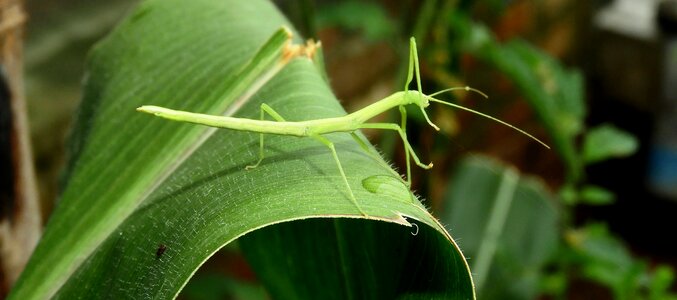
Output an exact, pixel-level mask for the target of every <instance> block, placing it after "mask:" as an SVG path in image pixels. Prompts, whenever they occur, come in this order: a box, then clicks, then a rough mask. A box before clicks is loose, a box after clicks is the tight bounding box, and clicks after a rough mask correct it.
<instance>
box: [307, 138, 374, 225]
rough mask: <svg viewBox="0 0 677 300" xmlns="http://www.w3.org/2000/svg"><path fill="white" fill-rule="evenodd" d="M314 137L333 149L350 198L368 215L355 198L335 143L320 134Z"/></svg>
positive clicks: (332, 151)
mask: <svg viewBox="0 0 677 300" xmlns="http://www.w3.org/2000/svg"><path fill="white" fill-rule="evenodd" d="M311 137H312V138H314V139H316V140H318V141H320V143H322V144H324V145H325V146H327V147H328V148H329V150H331V154H332V156H333V157H334V161H335V162H336V166H337V167H338V169H339V172H340V173H341V178H343V183H345V185H346V187H347V188H348V195H349V197H350V200H351V201H352V202H353V204H355V207H357V209H358V210H359V211H360V213H361V214H362V215H363V216H367V213H366V212H364V210H362V207H360V205H359V204H358V203H357V198H355V194H353V189H352V188H351V187H350V184H349V183H348V178H347V177H346V173H345V172H344V171H343V166H342V165H341V161H340V160H339V158H338V154H337V153H336V147H335V146H334V143H332V141H330V140H329V139H327V138H326V137H323V136H320V135H312V136H311Z"/></svg>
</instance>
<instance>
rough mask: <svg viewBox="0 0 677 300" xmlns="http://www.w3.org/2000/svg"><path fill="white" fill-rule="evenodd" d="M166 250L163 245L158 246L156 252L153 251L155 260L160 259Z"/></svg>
mask: <svg viewBox="0 0 677 300" xmlns="http://www.w3.org/2000/svg"><path fill="white" fill-rule="evenodd" d="M166 250H167V246H165V245H164V244H160V246H159V247H158V248H157V251H155V258H156V259H159V258H160V257H162V254H165V251H166Z"/></svg>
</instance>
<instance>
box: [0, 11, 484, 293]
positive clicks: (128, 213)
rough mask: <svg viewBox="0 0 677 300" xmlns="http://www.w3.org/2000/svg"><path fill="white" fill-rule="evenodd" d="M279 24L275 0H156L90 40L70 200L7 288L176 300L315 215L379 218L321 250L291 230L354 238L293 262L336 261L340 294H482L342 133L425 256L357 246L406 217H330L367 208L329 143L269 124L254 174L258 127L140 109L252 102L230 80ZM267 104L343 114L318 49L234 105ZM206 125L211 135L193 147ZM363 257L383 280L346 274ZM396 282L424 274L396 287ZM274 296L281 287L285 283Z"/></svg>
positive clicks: (315, 270)
mask: <svg viewBox="0 0 677 300" xmlns="http://www.w3.org/2000/svg"><path fill="white" fill-rule="evenodd" d="M282 25H288V24H287V22H286V21H285V20H284V18H283V17H282V16H281V15H280V14H279V12H278V11H277V10H276V9H275V7H274V6H272V5H271V4H270V3H269V2H267V1H235V0H233V1H209V0H199V1H190V2H188V1H180V0H163V1H154V0H150V1H145V2H142V3H141V4H140V5H139V6H138V7H137V8H136V10H135V11H134V12H133V13H132V14H131V15H130V16H129V17H128V18H127V19H126V20H125V21H124V22H122V24H121V25H120V26H118V28H117V29H116V30H115V31H114V32H113V33H112V34H110V35H109V36H108V37H107V38H106V39H105V40H104V41H102V42H101V43H99V44H98V45H97V46H96V47H95V48H94V49H93V50H92V52H91V55H90V60H89V64H88V76H87V81H86V86H85V93H84V99H83V102H82V104H81V107H80V112H79V116H78V119H77V121H76V125H75V129H74V132H73V137H72V139H71V155H70V157H71V160H70V163H69V167H68V170H67V172H66V180H65V181H64V182H65V183H64V184H65V186H64V191H63V193H62V195H61V201H60V203H59V206H58V207H57V209H56V210H55V212H54V213H53V215H52V216H51V218H50V221H49V224H48V226H47V228H46V231H45V234H44V236H43V239H42V240H41V242H40V244H39V245H38V248H37V249H36V251H35V252H34V255H33V257H32V258H31V261H30V262H29V265H28V266H27V268H26V270H25V272H24V273H23V274H22V276H21V278H20V280H19V282H18V283H17V284H16V285H15V287H14V290H13V291H12V294H11V295H10V298H14V299H30V298H34V299H35V298H46V297H49V296H50V295H54V294H55V295H56V297H57V298H65V299H73V298H101V297H109V298H171V297H174V296H176V294H177V293H178V291H179V290H181V288H182V287H183V286H184V285H185V284H186V281H187V280H188V279H189V278H190V277H191V275H192V274H193V273H194V272H195V270H196V269H197V268H198V267H199V266H200V265H201V264H202V263H203V262H204V261H205V260H207V258H209V257H210V256H211V255H212V254H213V253H214V252H215V251H217V250H218V249H220V248H221V247H223V245H225V244H227V243H229V242H231V241H233V240H234V239H236V238H238V237H240V236H242V235H244V234H247V233H250V234H251V233H252V231H254V230H257V229H260V228H263V227H266V226H269V225H272V224H279V223H283V222H287V221H293V220H300V219H307V218H324V219H322V220H315V221H314V222H318V223H319V224H324V223H327V222H328V223H329V224H331V225H332V226H333V228H339V227H343V226H347V227H348V228H360V227H361V226H362V225H364V226H374V227H373V228H374V229H373V230H372V231H364V230H354V229H353V230H349V232H350V234H349V235H348V236H342V235H337V236H336V237H334V238H331V236H329V239H328V243H318V244H315V243H313V245H315V248H312V249H307V248H306V249H303V248H298V247H295V243H294V242H289V243H284V244H283V245H287V247H289V248H285V249H278V250H283V252H284V253H286V255H291V256H292V257H295V258H296V259H297V261H300V260H301V259H303V258H307V257H309V253H323V252H324V253H328V254H331V253H333V252H332V251H333V250H334V246H335V243H336V242H340V243H342V244H343V245H345V246H346V247H347V248H345V249H347V251H346V252H341V253H340V255H338V256H331V258H332V259H336V258H340V259H341V263H336V262H335V261H333V260H327V261H323V260H319V259H318V260H313V261H312V263H308V264H306V265H303V266H301V265H300V264H298V265H294V266H295V267H297V266H298V267H299V270H300V271H298V272H300V273H302V274H313V275H307V276H314V274H324V275H330V274H340V276H338V275H337V276H336V277H335V278H336V280H339V281H341V282H342V283H343V284H342V285H339V284H336V285H330V286H333V287H334V288H336V289H339V290H327V291H326V292H327V293H329V294H333V295H360V294H367V295H368V294H374V293H378V292H380V290H378V289H377V287H378V286H397V287H398V290H396V291H394V292H391V295H395V296H403V297H407V295H429V296H430V295H438V296H440V297H458V298H472V297H473V296H474V291H473V289H472V283H471V278H470V275H469V270H468V268H467V265H466V263H465V261H464V259H463V256H462V255H461V253H460V250H459V249H458V247H457V246H456V245H455V244H454V242H453V240H452V239H451V237H450V236H449V235H448V233H446V231H445V230H444V229H443V228H442V226H440V225H439V223H437V221H436V220H435V218H433V217H432V216H430V215H429V214H428V213H427V211H426V210H425V208H424V207H423V206H422V205H421V204H420V203H418V202H417V201H412V198H411V197H410V195H409V192H408V190H406V189H401V190H400V192H399V193H397V192H393V190H392V189H389V190H388V192H387V193H379V192H378V190H377V192H376V193H374V192H373V191H368V190H365V189H363V188H362V181H363V180H364V179H365V178H370V177H373V176H386V177H388V176H390V177H393V180H394V181H399V180H398V179H395V178H394V177H395V176H397V175H395V174H394V173H393V172H392V170H388V169H386V168H384V164H383V163H382V162H378V161H375V160H374V159H373V158H372V157H371V156H369V155H368V154H366V153H365V152H364V151H363V150H361V148H360V147H359V146H358V145H357V144H356V143H355V142H354V141H352V140H351V139H350V138H349V137H348V136H347V135H346V134H330V135H328V137H329V138H330V139H331V140H332V141H334V142H335V143H336V145H337V149H338V152H339V157H340V158H341V162H342V164H343V166H344V168H345V169H346V173H347V176H348V179H349V182H350V185H351V186H352V188H353V191H354V192H355V195H356V196H357V199H358V200H359V202H360V205H361V206H362V208H363V209H364V210H366V211H367V212H368V214H369V215H370V218H371V219H375V220H381V221H387V222H391V223H399V224H403V225H409V223H408V222H407V221H406V220H405V219H404V218H403V217H405V216H406V217H409V218H411V219H416V220H419V221H420V224H421V225H420V227H422V228H421V235H420V236H419V237H418V239H411V240H412V242H411V243H403V244H402V245H401V247H407V248H405V249H414V250H407V251H411V253H422V254H425V255H421V256H420V257H415V258H416V259H417V260H414V261H415V262H416V264H410V263H408V262H409V261H411V259H410V258H407V261H405V263H404V264H403V265H402V266H403V267H400V268H393V267H392V266H390V264H391V263H395V262H396V263H398V264H399V263H401V262H398V261H395V260H394V259H397V258H401V256H397V253H396V254H388V255H385V254H384V255H376V256H374V255H372V256H368V257H370V258H373V259H374V260H373V261H365V260H364V259H363V258H364V257H362V256H361V255H362V253H361V252H360V249H363V248H362V247H363V245H364V244H366V243H367V242H368V243H371V245H372V247H371V248H370V251H372V252H371V253H387V250H392V249H393V248H394V247H395V246H393V245H388V244H387V243H382V239H385V238H387V237H388V236H391V235H395V236H398V235H401V234H404V235H408V234H409V233H410V231H411V229H410V228H407V227H403V226H380V225H367V224H371V221H366V220H359V221H358V220H352V221H346V220H342V221H339V220H332V219H329V218H335V217H352V218H362V216H361V215H360V214H359V212H358V211H357V209H356V208H355V206H354V205H353V204H352V203H351V201H350V200H349V198H348V197H347V191H346V188H345V186H344V185H343V183H342V182H341V179H340V177H339V175H338V171H337V169H336V165H335V162H334V161H333V159H332V157H331V155H330V152H329V151H328V149H326V147H324V146H323V145H321V144H319V143H317V142H316V141H314V140H312V139H307V138H294V137H276V136H268V137H267V139H266V153H267V158H266V159H265V160H264V161H263V163H262V164H261V166H259V167H258V168H257V169H254V170H251V171H245V170H244V166H245V165H248V164H251V163H253V162H255V160H256V159H257V156H256V155H257V151H258V135H257V134H252V133H247V132H236V131H228V130H218V131H213V134H212V133H211V132H210V129H208V128H206V127H203V126H196V125H190V124H180V123H174V122H169V121H165V120H160V119H157V118H152V117H150V116H148V115H143V114H140V113H137V112H135V111H134V109H135V108H136V107H138V106H140V105H143V104H155V105H163V106H168V107H171V108H177V109H184V110H189V111H196V112H207V113H223V112H224V111H227V110H228V109H229V107H232V105H233V103H234V101H238V99H243V98H240V96H241V93H242V92H243V91H242V90H241V89H240V90H238V89H237V88H234V87H233V85H237V84H238V83H239V82H241V81H242V79H243V78H240V77H238V75H239V74H241V73H239V72H240V70H242V67H243V66H244V65H246V64H247V62H248V61H249V60H251V59H252V56H253V55H254V53H256V50H257V49H258V48H259V47H261V45H263V43H264V42H265V41H266V40H267V39H268V38H269V37H270V36H271V35H272V34H273V33H274V32H275V31H276V30H278V29H279V28H280V27H281V26H282ZM263 102H265V103H267V104H269V105H271V106H272V107H274V108H275V109H276V110H277V111H278V112H279V113H280V114H281V115H282V116H284V117H285V118H287V119H288V120H305V119H308V118H325V117H333V116H339V115H342V114H344V113H345V112H344V111H343V109H342V108H341V106H340V105H339V104H338V102H337V101H336V99H335V98H334V96H333V95H332V94H331V91H330V90H329V88H328V87H327V84H326V82H325V81H324V79H323V77H322V76H321V75H320V73H319V72H318V70H317V69H316V66H315V64H314V63H313V62H312V61H310V60H308V59H295V60H293V61H292V62H291V63H290V64H289V65H288V66H287V67H285V68H284V69H283V70H282V71H281V72H280V73H279V74H278V75H277V76H275V77H274V78H273V79H272V80H271V81H270V82H268V83H267V84H266V85H265V86H264V87H263V88H262V89H261V90H259V91H258V92H257V93H256V94H255V95H254V96H253V97H252V98H251V99H250V100H249V101H248V102H246V103H245V104H244V106H243V107H242V109H240V110H237V112H236V113H235V116H238V117H249V118H258V114H259V106H260V104H261V103H263ZM202 137H206V139H205V140H204V143H202V144H199V147H197V148H195V149H193V148H194V147H195V145H196V144H195V142H196V141H199V140H200V139H201V138H202ZM193 150H195V151H193ZM184 158H185V159H184ZM395 191H397V190H396V189H395ZM304 222H308V221H303V222H301V224H306V223H304ZM343 223H346V224H349V225H343ZM352 224H358V225H352ZM287 225H289V224H287ZM276 226H286V225H276ZM290 226H296V225H290ZM318 226H319V225H318ZM332 226H329V228H332ZM351 226H355V227H351ZM317 228H321V227H317V226H307V225H300V226H299V227H298V229H297V230H294V232H295V234H296V235H297V236H296V237H295V238H296V239H299V238H300V239H302V240H304V241H318V240H319V239H320V238H322V237H325V236H327V233H326V232H325V231H322V230H320V231H318V230H317ZM275 236H279V235H278V234H277V233H274V232H273V233H269V231H261V232H258V231H256V235H255V236H253V237H252V241H253V240H255V239H256V237H259V238H260V239H261V240H262V241H265V243H264V244H263V245H260V246H259V247H263V248H262V249H266V250H268V249H270V245H271V244H270V243H273V242H274V241H275V240H274V239H272V238H274V237H275ZM375 237H376V238H378V240H374V238H375ZM282 238H284V236H283V237H282ZM419 239H420V240H419ZM332 241H333V243H331V242H332ZM348 241H349V242H348ZM422 242H424V243H422ZM421 247H423V248H422V249H423V250H420V249H421ZM159 249H163V250H159ZM255 249H256V248H255ZM299 249H301V250H303V251H299ZM416 249H419V250H416ZM250 252H251V253H249V252H248V256H249V257H250V258H251V259H252V260H253V261H257V259H256V256H257V255H256V253H254V252H253V251H250ZM264 254H265V253H264ZM346 262H349V263H346ZM273 263H285V262H284V261H278V260H274V261H273ZM255 266H259V268H258V269H259V273H260V274H267V273H262V272H263V271H261V270H262V269H270V267H269V264H264V265H262V266H261V265H258V264H255ZM354 266H366V267H369V268H370V269H371V272H372V273H371V275H370V276H372V277H371V278H373V279H374V280H376V281H372V282H375V284H374V285H373V286H366V285H353V284H347V282H351V281H355V280H360V279H362V278H361V277H360V278H358V277H355V276H353V275H354V273H352V272H350V271H346V270H350V268H351V267H354ZM301 267H304V268H301ZM381 267H385V268H386V269H381ZM419 267H420V268H422V269H413V270H412V269H411V268H419ZM384 270H388V271H394V270H396V271H397V272H400V273H401V274H408V275H409V276H413V279H412V278H407V279H406V280H405V279H402V278H397V277H395V276H392V274H391V273H385V272H384ZM285 272H286V271H285ZM262 278H263V279H264V282H266V283H267V284H269V286H271V287H275V286H281V284H280V283H279V282H278V283H276V282H275V280H272V281H271V280H269V279H268V278H269V277H268V276H267V275H265V276H262ZM318 278H319V277H318ZM400 280H404V281H406V282H413V284H411V285H402V284H399V285H398V283H400V282H401V281H400ZM430 280H432V281H430ZM382 282H386V283H387V284H382ZM393 282H395V284H393ZM418 282H423V283H427V284H418ZM304 283H305V280H303V281H294V282H293V284H292V285H291V286H289V285H287V288H292V289H298V290H301V291H303V290H304V289H306V288H305V287H304ZM276 284H277V285H276ZM282 285H284V283H282ZM352 286H358V287H359V288H358V289H353V288H351V287H352ZM366 288H372V289H374V290H365V289H366ZM306 290H307V289H306ZM271 293H273V295H284V294H282V293H281V292H279V291H278V290H277V289H271Z"/></svg>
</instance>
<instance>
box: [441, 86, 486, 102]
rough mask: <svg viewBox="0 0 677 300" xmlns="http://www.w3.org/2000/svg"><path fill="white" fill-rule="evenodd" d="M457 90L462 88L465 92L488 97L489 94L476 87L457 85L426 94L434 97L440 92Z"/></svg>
mask: <svg viewBox="0 0 677 300" xmlns="http://www.w3.org/2000/svg"><path fill="white" fill-rule="evenodd" d="M458 90H464V91H467V92H475V93H478V94H480V95H482V96H483V97H484V98H487V99H489V96H488V95H487V94H485V93H484V92H482V91H480V90H478V89H475V88H471V87H469V86H458V87H452V88H448V89H443V90H441V91H437V92H434V93H432V94H430V95H428V97H435V96H437V95H439V94H442V93H446V92H451V91H458Z"/></svg>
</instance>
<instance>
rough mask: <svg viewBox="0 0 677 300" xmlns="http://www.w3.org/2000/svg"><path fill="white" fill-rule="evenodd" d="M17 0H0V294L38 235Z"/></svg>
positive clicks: (0, 295) (20, 9)
mask: <svg viewBox="0 0 677 300" xmlns="http://www.w3.org/2000/svg"><path fill="white" fill-rule="evenodd" d="M25 20H26V14H25V13H24V9H23V1H21V0H0V80H1V81H2V82H1V83H0V156H1V157H0V166H2V167H1V169H0V268H1V269H0V298H3V297H4V296H5V295H6V294H7V291H8V290H9V288H10V287H11V285H12V284H13V283H14V281H15V280H16V279H17V277H18V276H19V274H20V273H21V271H22V270H23V268H24V266H25V264H26V262H27V260H28V258H29V257H30V254H31V252H32V250H33V248H34V247H35V244H36V243H37V240H38V238H39V236H40V220H41V219H40V210H39V206H38V193H37V189H36V184H35V171H34V166H33V157H32V152H31V148H30V143H29V127H28V121H27V119H26V103H25V97H24V85H23V56H22V51H23V41H22V39H23V24H24V22H25Z"/></svg>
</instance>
